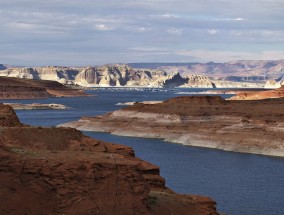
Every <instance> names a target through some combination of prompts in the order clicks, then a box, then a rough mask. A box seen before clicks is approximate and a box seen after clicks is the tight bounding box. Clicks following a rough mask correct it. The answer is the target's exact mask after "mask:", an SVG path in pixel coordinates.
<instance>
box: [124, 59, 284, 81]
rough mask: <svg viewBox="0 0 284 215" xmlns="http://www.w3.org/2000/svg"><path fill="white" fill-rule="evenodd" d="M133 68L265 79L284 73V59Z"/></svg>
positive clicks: (242, 78) (154, 65)
mask: <svg viewBox="0 0 284 215" xmlns="http://www.w3.org/2000/svg"><path fill="white" fill-rule="evenodd" d="M128 65H130V66H131V67H133V68H149V69H158V70H163V71H165V72H167V73H170V72H172V71H177V72H179V73H180V74H181V75H184V74H198V75H205V76H209V77H211V78H217V79H223V80H230V81H253V82H255V81H257V82H258V81H265V80H270V79H277V78H279V77H281V76H283V75H284V60H239V61H230V62H226V63H214V62H209V63H130V64H128Z"/></svg>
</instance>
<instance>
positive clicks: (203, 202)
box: [0, 104, 218, 215]
mask: <svg viewBox="0 0 284 215" xmlns="http://www.w3.org/2000/svg"><path fill="white" fill-rule="evenodd" d="M0 184H1V189H0V195H1V196H2V197H3V198H2V199H1V202H0V214H12V215H13V214H15V215H16V214H30V215H33V214H34V215H35V214H70V215H72V214H74V215H75V214H76V215H80V214H82V215H83V214H84V215H85V214H117V215H126V214H133V215H134V214H136V215H140V214H149V215H159V214H161V213H162V214H165V215H167V214H168V215H170V214H179V215H183V214H184V215H188V214H192V215H214V214H218V213H217V212H216V209H215V202H214V201H212V200H211V199H210V198H207V197H201V196H195V195H192V196H191V195H179V194H176V193H174V192H173V191H171V190H170V189H168V188H166V187H165V181H164V179H163V178H162V177H161V176H160V175H159V168H158V167H157V166H155V165H152V164H150V163H148V162H146V161H143V160H141V159H139V158H136V157H135V156H134V152H133V150H132V149H131V148H129V147H126V146H123V145H117V144H112V143H106V142H102V141H98V140H94V139H91V138H89V137H86V136H84V135H82V133H80V132H79V131H77V130H75V129H69V128H67V129H66V128H42V127H29V126H25V125H22V124H21V123H20V122H19V120H18V118H17V117H16V115H15V113H14V111H13V109H12V108H11V107H9V106H5V105H2V104H0Z"/></svg>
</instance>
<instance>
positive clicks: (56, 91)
mask: <svg viewBox="0 0 284 215" xmlns="http://www.w3.org/2000/svg"><path fill="white" fill-rule="evenodd" d="M74 96H87V94H86V93H85V92H84V91H82V90H76V89H70V88H68V87H66V86H64V85H62V84H60V83H58V82H55V81H42V80H30V79H19V78H7V77H0V99H38V98H48V97H74Z"/></svg>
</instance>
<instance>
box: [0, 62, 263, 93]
mask: <svg viewBox="0 0 284 215" xmlns="http://www.w3.org/2000/svg"><path fill="white" fill-rule="evenodd" d="M0 76H6V77H16V78H25V79H38V80H53V81H58V82H60V83H63V84H75V85H79V86H84V87H112V86H113V87H121V86H125V87H200V88H203V87H206V88H215V87H219V88H254V87H263V86H264V84H262V83H261V84H257V83H249V82H234V81H226V80H214V79H213V78H209V77H207V76H206V75H197V74H191V75H189V74H182V75H181V73H179V72H172V73H170V74H167V73H166V72H165V71H163V70H154V69H133V68H131V67H130V66H128V65H123V64H114V65H105V66H98V67H86V68H71V67H53V66H50V67H38V68H8V69H5V70H0Z"/></svg>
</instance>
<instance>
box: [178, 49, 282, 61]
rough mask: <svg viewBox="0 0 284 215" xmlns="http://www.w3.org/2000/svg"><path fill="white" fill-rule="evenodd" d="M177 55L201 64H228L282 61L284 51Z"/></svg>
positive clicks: (204, 51)
mask: <svg viewBox="0 0 284 215" xmlns="http://www.w3.org/2000/svg"><path fill="white" fill-rule="evenodd" d="M176 54H177V55H181V56H190V57H192V58H194V59H197V60H199V61H200V62H209V61H214V62H227V61H233V60H240V59H241V60H271V59H274V60H280V59H283V56H284V51H275V50H267V51H262V52H237V51H222V50H202V49H200V50H179V51H176Z"/></svg>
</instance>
